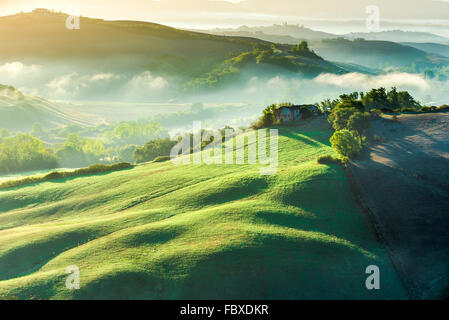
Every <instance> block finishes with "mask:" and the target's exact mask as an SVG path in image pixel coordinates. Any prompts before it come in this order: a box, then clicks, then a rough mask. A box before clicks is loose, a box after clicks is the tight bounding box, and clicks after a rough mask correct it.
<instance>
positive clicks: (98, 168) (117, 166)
mask: <svg viewBox="0 0 449 320" xmlns="http://www.w3.org/2000/svg"><path fill="white" fill-rule="evenodd" d="M132 167H134V166H133V165H132V164H130V163H127V162H122V163H114V164H110V165H105V164H94V165H91V166H89V167H87V168H81V169H77V170H73V171H62V172H61V171H53V172H51V173H49V174H47V175H45V176H36V177H27V178H23V179H18V180H10V181H6V182H3V183H1V184H0V189H6V188H12V187H17V186H22V185H25V184H30V183H37V182H43V181H49V180H56V179H63V178H71V177H77V176H83V175H88V174H96V173H103V172H110V171H116V170H121V169H128V168H132Z"/></svg>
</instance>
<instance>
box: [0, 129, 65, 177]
mask: <svg viewBox="0 0 449 320" xmlns="http://www.w3.org/2000/svg"><path fill="white" fill-rule="evenodd" d="M57 164H58V159H57V157H56V156H55V154H54V152H53V150H51V149H50V148H48V147H46V146H45V144H44V143H43V142H42V141H40V140H39V139H37V138H35V137H33V136H32V135H29V134H19V135H17V136H14V137H6V138H1V139H0V173H11V172H19V171H29V170H42V169H51V168H56V166H57Z"/></svg>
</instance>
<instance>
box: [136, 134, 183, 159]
mask: <svg viewBox="0 0 449 320" xmlns="http://www.w3.org/2000/svg"><path fill="white" fill-rule="evenodd" d="M177 143H178V142H177V141H174V140H171V139H169V138H166V139H157V140H152V141H149V142H147V143H146V144H145V145H144V146H142V147H138V148H136V150H134V154H133V159H134V161H135V162H136V163H142V162H146V161H153V160H154V159H155V158H156V157H159V156H165V155H167V154H170V151H171V149H172V148H173V147H174V146H175V145H176V144H177Z"/></svg>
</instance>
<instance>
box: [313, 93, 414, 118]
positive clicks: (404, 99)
mask: <svg viewBox="0 0 449 320" xmlns="http://www.w3.org/2000/svg"><path fill="white" fill-rule="evenodd" d="M341 103H346V104H352V105H354V106H356V107H357V108H360V109H361V110H366V111H369V110H372V109H379V110H382V111H401V110H403V111H406V110H416V111H417V110H419V109H420V108H421V105H420V104H419V103H418V102H417V101H415V99H414V98H413V97H412V96H411V95H410V93H408V92H407V91H397V89H396V88H392V89H391V90H390V91H387V90H386V89H385V88H379V89H372V90H371V91H369V92H366V93H365V92H353V93H350V94H343V95H341V96H340V98H339V99H334V100H330V99H326V100H324V101H322V102H320V103H318V104H317V105H318V106H319V107H320V108H321V110H322V111H323V112H326V113H330V112H332V110H333V109H334V108H335V107H336V106H337V105H339V104H341Z"/></svg>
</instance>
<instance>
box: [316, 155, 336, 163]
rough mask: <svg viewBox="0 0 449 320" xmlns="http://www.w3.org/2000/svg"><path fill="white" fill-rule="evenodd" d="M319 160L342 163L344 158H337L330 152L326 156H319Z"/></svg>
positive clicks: (319, 161)
mask: <svg viewBox="0 0 449 320" xmlns="http://www.w3.org/2000/svg"><path fill="white" fill-rule="evenodd" d="M317 162H318V163H319V164H342V160H341V159H339V158H336V157H334V156H332V155H330V154H328V155H325V156H319V157H318V159H317Z"/></svg>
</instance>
